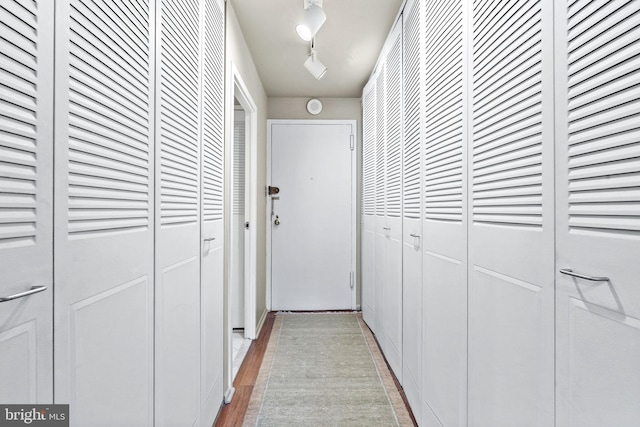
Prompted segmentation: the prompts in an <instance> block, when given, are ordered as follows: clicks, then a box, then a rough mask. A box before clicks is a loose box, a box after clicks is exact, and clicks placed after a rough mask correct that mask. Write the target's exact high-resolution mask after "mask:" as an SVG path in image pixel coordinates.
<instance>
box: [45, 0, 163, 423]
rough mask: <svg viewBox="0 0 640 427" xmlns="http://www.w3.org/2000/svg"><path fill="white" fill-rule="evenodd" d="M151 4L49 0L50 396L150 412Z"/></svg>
mask: <svg viewBox="0 0 640 427" xmlns="http://www.w3.org/2000/svg"><path fill="white" fill-rule="evenodd" d="M153 15H154V10H153V7H152V6H151V5H149V4H147V3H146V2H137V3H135V4H134V3H127V2H123V3H120V2H111V1H100V0H94V1H77V0H71V1H57V2H56V15H55V17H56V50H55V52H56V73H55V76H56V86H55V87H56V94H55V114H56V128H55V149H56V155H55V172H56V180H55V191H56V203H55V248H54V253H55V285H56V289H55V400H56V403H69V404H70V410H71V419H72V420H73V421H72V423H73V425H76V426H84V425H95V424H96V414H97V413H99V414H100V422H101V423H102V425H118V424H121V423H122V420H123V419H126V420H127V422H129V423H130V424H131V425H139V426H150V425H152V424H153V348H154V347H153V342H154V339H153V320H154V318H153V300H154V290H153V227H154V218H153V200H154V185H153V180H152V178H151V177H152V176H153V162H152V159H153V141H154V137H153V132H154V130H153V126H152V123H153V102H152V100H153V86H154V85H153V78H152V70H153V62H154V56H153V52H154V49H153V42H152V41H153V24H152V23H153Z"/></svg>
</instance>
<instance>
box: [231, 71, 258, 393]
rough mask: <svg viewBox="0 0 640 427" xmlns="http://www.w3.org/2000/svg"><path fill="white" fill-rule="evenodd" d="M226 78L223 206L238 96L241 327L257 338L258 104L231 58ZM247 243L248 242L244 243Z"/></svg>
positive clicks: (247, 335) (247, 334) (248, 336)
mask: <svg viewBox="0 0 640 427" xmlns="http://www.w3.org/2000/svg"><path fill="white" fill-rule="evenodd" d="M230 71H231V72H230V73H229V80H228V81H227V87H228V88H229V89H230V90H228V91H227V101H226V104H225V105H226V108H225V110H226V113H225V115H226V120H225V123H226V125H225V141H226V142H225V172H224V173H225V177H226V178H227V179H226V180H225V181H226V183H227V184H226V186H225V190H226V191H225V192H226V195H225V197H224V199H225V206H227V208H226V210H227V211H229V209H230V206H231V201H232V198H231V197H232V194H231V192H232V189H233V174H232V173H231V171H232V170H233V165H232V159H233V136H234V135H233V115H234V99H237V100H238V102H239V103H240V105H241V106H242V108H243V109H244V112H245V141H246V144H245V150H246V151H245V159H246V160H245V165H246V171H247V174H248V175H249V179H248V180H246V181H245V193H246V196H245V200H246V201H249V203H248V205H246V206H245V216H248V217H249V224H250V227H249V232H248V234H249V236H248V239H247V238H245V267H244V268H245V280H244V316H245V317H244V328H245V332H244V333H245V337H246V338H250V339H256V282H257V281H256V265H257V264H256V263H257V233H256V223H257V217H258V214H257V200H258V196H257V194H258V190H257V188H258V174H257V170H258V166H257V165H258V160H257V151H258V117H257V112H258V108H257V107H256V104H255V102H254V101H253V98H252V97H251V94H250V92H249V89H248V88H247V86H246V84H245V83H244V81H243V79H242V77H241V76H240V73H239V71H238V69H237V67H236V66H235V64H234V63H233V62H231V63H230ZM226 218H229V222H227V223H226V224H225V225H226V227H225V254H226V257H227V259H226V265H225V269H226V271H227V274H226V275H225V281H226V283H225V289H226V295H225V323H226V324H225V334H226V336H225V346H226V348H225V355H226V357H225V360H226V363H225V365H226V366H225V369H226V375H225V378H226V380H227V383H226V385H225V388H226V391H225V401H226V402H230V401H231V397H232V396H233V392H234V390H233V357H232V354H233V346H232V343H231V338H232V334H231V332H232V331H231V310H230V308H231V292H230V288H231V281H230V274H229V273H230V272H231V270H232V268H231V266H232V264H231V261H232V260H231V256H230V254H231V250H230V249H231V247H230V243H231V241H230V233H229V229H230V228H229V224H230V222H231V215H230V211H229V212H227V215H226ZM247 243H248V244H247Z"/></svg>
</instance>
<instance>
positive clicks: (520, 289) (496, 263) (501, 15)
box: [468, 0, 555, 426]
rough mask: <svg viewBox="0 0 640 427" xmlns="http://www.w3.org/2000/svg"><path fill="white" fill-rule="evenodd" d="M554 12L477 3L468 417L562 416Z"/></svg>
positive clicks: (527, 420)
mask: <svg viewBox="0 0 640 427" xmlns="http://www.w3.org/2000/svg"><path fill="white" fill-rule="evenodd" d="M552 7H553V2H552V1H551V0H543V1H529V0H519V1H514V2H498V3H495V2H492V1H485V0H478V1H474V2H473V10H472V16H471V21H472V25H473V27H472V35H473V39H472V44H471V52H470V55H469V59H470V61H471V64H470V66H471V67H472V102H473V105H472V111H471V120H472V123H471V125H472V140H471V144H470V147H469V148H470V150H471V152H470V155H469V161H468V165H469V169H468V173H469V181H470V188H469V197H468V200H469V209H470V212H469V213H470V218H469V220H470V222H471V224H470V226H469V272H468V278H469V283H468V289H469V290H468V292H469V302H468V310H469V311H468V316H469V318H468V325H469V338H468V345H469V356H468V357H469V358H468V360H469V365H468V369H469V372H468V375H469V376H468V398H469V406H468V411H469V413H468V416H469V423H470V425H473V426H476V425H477V426H515V425H519V426H525V425H526V426H548V425H551V424H553V410H552V408H553V406H554V403H553V401H554V274H553V269H554V256H553V254H554V216H555V215H554V165H553V159H554V145H553V143H554V141H553V108H554V105H553V101H554V100H553V61H552V58H553V22H552V17H553V11H552Z"/></svg>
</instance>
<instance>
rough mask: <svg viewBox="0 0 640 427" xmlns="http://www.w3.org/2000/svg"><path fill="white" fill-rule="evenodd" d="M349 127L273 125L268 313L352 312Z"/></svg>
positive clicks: (336, 124) (352, 217)
mask: <svg viewBox="0 0 640 427" xmlns="http://www.w3.org/2000/svg"><path fill="white" fill-rule="evenodd" d="M354 149H355V123H351V122H344V121H343V122H329V121H323V122H297V123H296V122H291V121H290V122H286V123H285V122H276V121H274V122H272V123H271V185H272V186H274V187H278V188H279V189H280V191H279V193H278V194H274V195H273V196H272V197H271V202H272V206H273V215H272V216H271V227H272V235H271V236H272V237H271V239H272V241H271V250H272V252H271V281H272V285H271V286H272V290H271V294H272V295H271V298H272V308H273V309H274V310H325V309H353V308H355V267H354V259H355V256H354V255H355V254H354V249H353V248H354V245H355V237H354V236H355V204H354V197H355V194H354V193H355V192H354V191H353V190H354V188H355V175H354V170H355V151H354Z"/></svg>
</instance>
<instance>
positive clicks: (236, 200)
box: [229, 97, 251, 378]
mask: <svg viewBox="0 0 640 427" xmlns="http://www.w3.org/2000/svg"><path fill="white" fill-rule="evenodd" d="M245 116H246V115H245V111H244V109H243V108H242V105H240V102H239V101H238V99H237V98H235V97H234V110H233V152H232V154H231V155H232V160H231V164H232V166H231V167H232V173H231V175H232V183H233V185H232V190H231V191H232V199H233V200H232V204H231V231H230V233H231V240H230V250H231V268H230V270H229V273H230V274H229V279H230V286H229V293H230V299H231V306H230V311H231V329H232V339H231V344H232V346H231V347H232V357H231V360H232V361H233V363H232V365H233V378H235V376H236V374H237V373H238V370H239V369H240V365H241V364H242V361H243V360H244V356H245V355H246V354H247V350H249V345H250V344H251V339H249V338H248V337H247V336H246V334H245V320H246V319H245V306H246V304H245V279H247V277H245V276H246V275H245V267H246V266H247V264H248V260H247V257H246V251H245V249H247V248H246V245H245V234H247V233H246V231H247V226H250V222H249V220H248V219H247V215H246V213H247V212H246V209H245V208H246V206H247V205H248V200H247V193H248V192H247V191H246V188H247V181H248V180H247V167H246V160H247V155H246V147H247V144H246V122H245Z"/></svg>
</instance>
